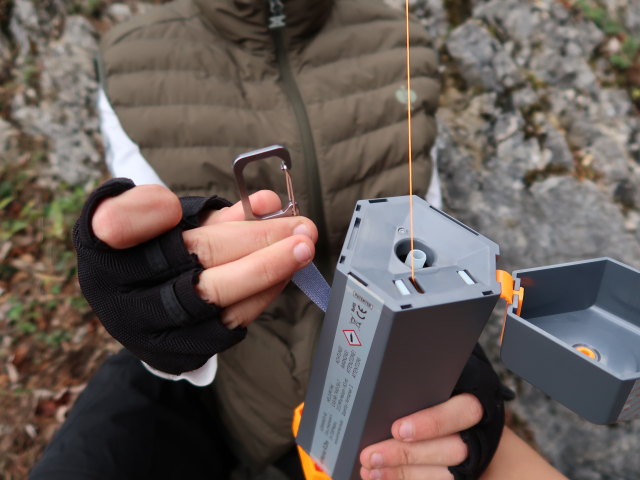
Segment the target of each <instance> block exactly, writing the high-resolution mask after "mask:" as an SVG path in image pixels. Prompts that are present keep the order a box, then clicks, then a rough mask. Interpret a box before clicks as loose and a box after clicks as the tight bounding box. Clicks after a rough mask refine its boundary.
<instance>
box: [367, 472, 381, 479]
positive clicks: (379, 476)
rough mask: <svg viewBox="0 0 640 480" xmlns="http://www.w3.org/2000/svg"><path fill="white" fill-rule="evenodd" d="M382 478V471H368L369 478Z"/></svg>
mask: <svg viewBox="0 0 640 480" xmlns="http://www.w3.org/2000/svg"><path fill="white" fill-rule="evenodd" d="M381 478H382V472H381V471H380V470H371V472H370V473H369V480H380V479H381Z"/></svg>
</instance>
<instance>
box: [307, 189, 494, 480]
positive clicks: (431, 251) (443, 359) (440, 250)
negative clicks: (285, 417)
mask: <svg viewBox="0 0 640 480" xmlns="http://www.w3.org/2000/svg"><path fill="white" fill-rule="evenodd" d="M409 200H410V199H409V197H408V196H404V197H391V198H381V199H375V200H361V201H359V202H358V203H357V204H356V207H355V211H354V215H353V217H352V219H351V224H350V227H349V231H348V233H347V237H346V240H345V243H344V245H343V248H342V252H341V255H340V258H339V261H338V264H337V267H336V273H335V276H334V281H333V286H332V289H331V298H330V301H329V308H328V310H327V313H326V315H325V319H324V323H323V326H322V331H321V334H320V338H319V341H318V344H317V347H316V353H315V358H314V362H313V368H312V372H311V377H310V381H309V387H308V390H307V395H306V399H305V403H304V412H303V414H302V420H301V424H300V428H299V431H298V434H297V442H298V444H299V445H300V446H301V447H302V449H304V450H305V451H306V452H307V453H308V454H309V455H310V456H311V458H312V459H313V460H314V461H315V462H316V463H317V464H318V465H319V466H320V467H321V468H322V469H323V470H324V472H325V473H326V474H328V475H329V476H330V477H331V478H332V479H333V480H347V479H355V478H359V462H358V456H359V453H360V451H361V450H362V448H364V447H365V446H367V445H370V444H372V443H374V442H378V441H381V440H384V439H386V438H389V437H390V436H391V433H390V430H391V424H392V423H393V422H394V421H395V420H396V419H398V418H400V417H402V416H404V415H408V414H410V413H413V412H415V411H418V410H420V409H423V408H426V407H429V406H432V405H435V404H438V403H440V402H443V401H445V400H446V399H448V398H449V396H450V395H451V392H452V390H453V388H454V386H455V384H456V381H457V380H458V377H459V376H460V373H461V372H462V369H463V368H464V365H465V364H466V362H467V359H468V357H469V355H470V354H471V351H472V350H473V347H474V345H475V343H476V341H477V339H478V337H479V335H480V333H481V332H482V329H483V328H484V326H485V324H486V322H487V320H488V318H489V316H490V314H491V311H492V310H493V308H494V306H495V304H496V302H497V300H498V298H499V296H500V290H501V287H500V284H499V283H498V282H497V281H496V257H497V255H498V253H499V249H498V246H497V245H496V244H495V243H494V242H492V241H490V240H489V239H487V238H485V237H483V236H482V235H480V234H479V233H477V232H475V231H474V230H472V229H470V228H469V227H467V226H465V225H463V224H462V223H460V222H458V221H457V220H455V219H453V218H451V217H449V216H448V215H446V214H445V213H443V212H442V211H440V210H438V209H436V208H434V207H432V206H430V205H429V204H428V203H427V202H426V201H424V200H423V199H421V198H419V197H416V196H414V197H413V211H414V213H413V218H414V224H415V226H414V250H417V251H418V252H417V253H418V254H417V255H415V257H416V258H418V257H420V256H422V257H426V258H424V260H425V264H424V266H422V267H421V268H417V269H416V270H415V276H414V278H412V277H411V268H410V267H409V266H408V265H407V263H410V262H406V257H407V256H408V255H409V251H410V243H411V242H410V232H409V229H410V225H409V222H410V217H409Z"/></svg>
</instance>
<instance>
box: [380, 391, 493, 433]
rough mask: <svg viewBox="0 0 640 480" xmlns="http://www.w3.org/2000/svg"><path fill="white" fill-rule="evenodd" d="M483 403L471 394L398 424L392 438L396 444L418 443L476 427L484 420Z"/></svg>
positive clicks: (412, 415) (422, 412)
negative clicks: (404, 442)
mask: <svg viewBox="0 0 640 480" xmlns="http://www.w3.org/2000/svg"><path fill="white" fill-rule="evenodd" d="M482 414H483V409H482V404H481V403H480V401H479V400H478V399H477V398H476V397H475V396H474V395H471V394H470V393H462V394H460V395H456V396H454V397H451V398H450V399H449V400H447V401H446V402H444V403H441V404H438V405H436V406H434V407H431V408H426V409H424V410H420V411H419V412H416V413H413V414H411V415H409V416H407V417H404V418H401V419H399V420H396V421H395V422H394V423H393V425H392V426H391V434H392V435H393V437H394V438H395V439H397V440H404V441H415V440H429V439H432V438H438V437H444V436H447V435H451V434H452V433H456V432H460V431H462V430H466V429H468V428H471V427H473V426H474V425H475V424H476V423H478V422H479V421H480V420H481V419H482Z"/></svg>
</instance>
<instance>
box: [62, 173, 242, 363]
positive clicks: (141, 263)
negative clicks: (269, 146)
mask: <svg viewBox="0 0 640 480" xmlns="http://www.w3.org/2000/svg"><path fill="white" fill-rule="evenodd" d="M133 187H134V184H133V182H132V181H131V180H128V179H122V178H116V179H113V180H109V181H108V182H106V183H104V184H103V185H102V186H100V187H99V188H98V189H97V190H95V191H94V192H93V193H92V194H91V196H90V197H89V199H88V200H87V202H86V203H85V205H84V208H83V210H82V213H81V216H80V218H79V219H78V221H77V222H76V225H75V227H74V229H73V242H74V245H75V248H76V254H77V257H78V279H79V281H80V287H81V289H82V293H83V294H84V296H85V297H86V299H87V301H88V302H89V304H90V305H91V307H92V308H93V310H94V312H95V313H96V315H97V316H98V318H99V319H100V321H101V322H102V324H103V325H104V327H105V328H106V329H107V331H108V332H109V333H110V334H111V335H112V336H113V337H114V338H115V339H116V340H118V341H119V342H120V343H122V345H124V346H125V347H126V348H127V349H128V350H130V351H131V352H132V353H133V354H134V355H136V356H137V357H138V358H139V359H141V360H142V361H144V362H146V363H147V364H149V365H151V366H152V367H154V368H156V369H158V370H160V371H162V372H166V373H172V374H180V373H183V372H187V371H191V370H195V369H197V368H199V367H201V366H202V365H204V363H205V362H206V361H207V360H208V359H209V358H210V357H212V356H213V355H214V354H216V353H218V352H221V351H222V350H225V349H227V348H229V347H231V346H232V345H234V344H236V343H237V342H239V341H240V340H242V339H243V338H244V336H245V335H246V329H245V328H240V327H239V328H236V329H234V330H229V329H227V328H226V327H225V326H224V325H223V324H222V323H221V322H220V308H218V307H216V306H215V305H210V304H207V303H206V302H204V301H203V300H202V299H201V298H200V297H199V295H198V293H197V292H196V290H195V288H194V284H195V283H197V281H198V275H199V273H200V272H201V271H202V269H203V268H202V265H201V264H200V262H199V261H198V259H197V257H196V256H195V255H192V254H190V253H189V252H188V251H187V249H186V247H185V245H184V242H183V240H182V232H183V231H184V230H188V229H191V228H195V227H197V226H198V225H199V214H200V213H201V212H203V211H206V210H214V209H220V208H222V207H226V206H229V205H230V204H229V202H227V201H226V200H223V199H221V198H217V197H210V198H206V197H186V198H182V199H181V200H180V201H181V203H182V211H183V218H182V221H181V222H180V223H179V224H178V225H177V226H176V227H174V228H173V229H171V230H169V231H168V232H166V233H164V234H162V235H160V236H158V237H156V238H154V239H152V240H150V241H148V242H146V243H143V244H141V245H138V246H135V247H132V248H127V249H122V250H116V249H113V248H111V247H109V246H108V245H107V244H105V243H104V242H102V241H100V240H99V239H98V238H96V237H95V235H94V234H93V231H92V230H91V218H92V216H93V213H94V211H95V209H96V208H97V206H98V204H99V203H100V202H101V201H102V200H104V199H105V198H108V197H115V196H117V195H120V194H121V193H123V192H125V191H126V190H129V189H131V188H133Z"/></svg>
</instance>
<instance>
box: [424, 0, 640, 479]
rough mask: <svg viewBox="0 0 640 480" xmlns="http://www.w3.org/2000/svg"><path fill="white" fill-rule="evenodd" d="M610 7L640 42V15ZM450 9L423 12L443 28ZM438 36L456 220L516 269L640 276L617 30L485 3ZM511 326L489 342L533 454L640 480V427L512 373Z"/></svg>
mask: <svg viewBox="0 0 640 480" xmlns="http://www.w3.org/2000/svg"><path fill="white" fill-rule="evenodd" d="M608 4H609V8H611V9H612V11H616V12H618V14H621V18H626V20H627V21H628V23H629V28H630V29H631V28H635V29H636V30H635V31H638V30H637V23H636V22H637V18H638V17H637V9H638V3H636V2H625V1H621V0H618V1H617V2H615V5H614V2H613V1H610V2H608ZM444 6H445V5H443V4H442V3H441V2H440V0H428V1H426V2H418V3H417V4H416V6H415V8H416V9H417V10H418V13H422V12H424V14H429V13H430V12H434V13H435V14H436V15H435V17H436V18H437V17H438V16H440V17H441V18H442V15H443V14H442V13H438V12H444V11H445V9H444ZM627 12H628V15H626V13H627ZM425 25H426V27H427V28H429V29H430V30H431V31H432V33H433V34H434V36H435V38H436V39H437V40H436V43H437V44H438V45H440V46H441V47H442V48H441V53H442V60H443V65H444V67H443V79H444V91H443V95H442V102H441V105H442V106H441V109H440V111H439V114H438V121H439V127H440V135H439V138H438V144H437V158H438V164H439V170H440V175H441V180H442V183H443V189H444V199H445V206H446V208H447V210H448V211H449V212H450V213H451V214H452V215H454V216H455V217H457V218H459V219H461V220H462V221H464V222H465V223H467V224H469V225H471V226H472V227H473V228H475V229H476V230H478V231H479V232H481V233H482V234H484V235H486V236H488V237H489V238H491V239H493V240H494V241H496V242H497V243H498V244H499V245H500V247H501V259H500V262H499V266H500V268H502V269H505V270H507V271H512V270H514V269H517V268H529V267H534V266H543V265H549V264H554V263H563V262H569V261H575V260H581V259H586V258H593V257H601V256H610V257H613V258H616V259H619V260H621V261H623V262H626V263H627V264H629V265H631V266H634V267H635V268H639V267H640V216H639V212H638V209H639V207H640V144H639V139H640V118H639V117H638V112H637V110H636V109H635V107H634V106H633V103H632V102H631V100H630V98H629V94H628V93H627V91H626V90H624V89H622V88H620V87H618V86H616V83H615V81H612V73H611V69H610V67H609V64H608V62H606V61H604V60H603V59H602V58H599V56H598V47H599V46H601V45H602V43H603V42H605V40H606V39H605V36H604V34H603V32H602V31H601V30H599V29H598V28H597V27H596V26H595V25H594V24H593V23H592V22H591V21H589V20H587V19H585V18H584V16H583V15H580V13H579V12H576V11H570V10H568V9H567V8H566V7H565V6H563V5H562V4H561V3H560V2H557V1H553V0H538V1H536V2H529V1H521V0H490V1H476V2H475V3H474V5H473V10H472V12H471V15H470V17H469V18H467V19H466V20H465V21H464V22H462V23H461V24H459V25H458V26H456V27H455V28H453V29H452V30H451V31H450V32H446V30H445V29H443V28H442V27H441V26H440V25H439V23H438V22H437V21H434V16H432V17H431V19H426V20H425ZM631 31H633V30H631ZM501 322H502V315H498V314H496V315H495V317H494V318H493V319H492V320H491V323H490V325H489V327H488V328H487V330H486V332H485V334H484V336H483V343H484V344H485V346H486V348H487V349H488V350H489V351H491V353H492V356H493V359H494V361H495V363H496V365H498V367H499V369H500V371H501V373H502V375H503V377H504V378H505V381H506V382H507V383H508V384H510V385H512V386H513V387H514V389H515V390H516V391H517V392H518V398H517V400H516V401H514V402H512V404H511V406H510V408H511V410H512V411H513V413H514V415H515V416H516V420H517V422H518V423H519V422H522V423H524V424H525V425H526V429H528V430H529V433H530V435H531V437H532V440H533V443H534V444H535V445H536V446H537V447H538V448H539V449H540V450H541V451H542V452H543V453H544V455H545V456H546V457H547V458H549V459H550V460H551V461H552V462H553V464H554V465H556V466H557V467H558V468H559V469H560V470H561V471H562V472H563V473H565V474H566V475H567V476H568V477H569V478H571V479H576V480H605V479H608V480H613V479H617V480H620V479H628V480H631V479H637V478H640V421H638V420H636V421H634V422H631V423H625V424H618V425H615V426H596V425H591V424H589V423H587V422H586V421H583V420H581V419H580V418H578V416H577V415H575V414H573V413H572V412H570V411H568V410H567V409H566V408H564V407H563V406H561V405H560V404H558V403H556V402H555V401H553V400H550V399H549V398H547V397H546V396H545V395H544V394H543V393H541V392H540V391H539V390H537V389H535V388H533V387H532V386H530V385H529V384H527V383H526V382H524V381H522V380H520V379H518V378H516V377H515V376H513V375H512V374H510V373H509V372H507V371H506V369H505V368H504V367H502V366H500V365H501V364H500V363H499V360H498V345H497V343H498V342H497V339H498V337H499V332H500V328H501ZM532 361H535V360H534V359H532Z"/></svg>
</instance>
